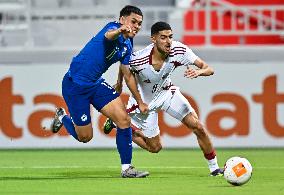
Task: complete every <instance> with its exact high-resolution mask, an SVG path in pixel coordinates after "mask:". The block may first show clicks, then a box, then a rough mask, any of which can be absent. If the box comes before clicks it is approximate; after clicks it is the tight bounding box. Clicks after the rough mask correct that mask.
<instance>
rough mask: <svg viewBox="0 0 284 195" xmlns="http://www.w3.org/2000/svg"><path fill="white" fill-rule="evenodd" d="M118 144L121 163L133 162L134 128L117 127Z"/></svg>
mask: <svg viewBox="0 0 284 195" xmlns="http://www.w3.org/2000/svg"><path fill="white" fill-rule="evenodd" d="M116 145H117V150H118V152H119V155H120V160H121V164H131V160H132V130H131V128H130V127H128V128H126V129H120V128H117V131H116Z"/></svg>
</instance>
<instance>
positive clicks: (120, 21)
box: [119, 16, 125, 24]
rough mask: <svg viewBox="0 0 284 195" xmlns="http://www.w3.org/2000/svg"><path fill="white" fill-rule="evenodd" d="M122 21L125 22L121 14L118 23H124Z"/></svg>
mask: <svg viewBox="0 0 284 195" xmlns="http://www.w3.org/2000/svg"><path fill="white" fill-rule="evenodd" d="M124 22H125V17H124V16H121V17H120V18H119V23H120V24H124Z"/></svg>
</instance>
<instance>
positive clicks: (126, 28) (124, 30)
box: [118, 24, 132, 33]
mask: <svg viewBox="0 0 284 195" xmlns="http://www.w3.org/2000/svg"><path fill="white" fill-rule="evenodd" d="M118 30H119V32H120V33H130V32H132V30H131V27H130V26H129V25H125V24H124V25H122V26H121V27H120V28H119V29H118Z"/></svg>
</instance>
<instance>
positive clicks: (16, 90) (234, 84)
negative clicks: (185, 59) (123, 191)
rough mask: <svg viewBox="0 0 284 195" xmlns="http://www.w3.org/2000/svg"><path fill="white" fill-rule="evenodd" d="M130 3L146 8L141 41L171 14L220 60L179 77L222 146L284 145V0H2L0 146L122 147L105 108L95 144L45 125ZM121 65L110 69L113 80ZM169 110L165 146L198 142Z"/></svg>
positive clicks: (207, 54) (180, 35) (196, 47)
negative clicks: (76, 65) (66, 83)
mask: <svg viewBox="0 0 284 195" xmlns="http://www.w3.org/2000/svg"><path fill="white" fill-rule="evenodd" d="M126 4H133V5H137V6H139V7H140V8H141V9H142V11H143V13H144V21H143V27H142V30H141V31H140V32H139V33H138V35H137V37H136V38H135V39H134V44H135V49H139V48H142V47H144V46H146V45H147V44H149V43H150V40H149V35H150V27H151V25H152V24H153V23H154V22H157V21H160V20H162V21H167V22H168V23H170V24H171V26H172V28H173V31H174V38H175V39H176V40H179V41H181V42H183V43H185V44H187V45H188V46H189V47H190V48H192V49H193V51H194V52H195V53H196V54H197V55H199V56H200V57H201V58H203V59H204V60H205V61H207V62H208V63H209V64H210V65H211V66H213V67H214V68H215V75H214V76H212V77H208V78H198V79H195V80H187V79H185V78H183V77H182V76H181V75H183V74H182V73H183V71H184V69H183V68H180V69H179V70H177V71H176V72H175V74H174V75H173V81H174V83H175V84H176V85H178V86H180V87H181V89H182V92H183V93H184V94H185V95H186V96H187V97H188V99H189V100H190V102H191V103H192V105H193V106H194V107H195V109H196V110H197V111H198V113H199V116H200V118H201V120H202V121H203V122H204V124H205V125H206V127H207V129H208V131H209V133H210V135H211V137H212V139H213V143H214V145H215V146H217V147H225V148H227V147H229V148H232V147H242V148H244V147H246V148H247V147H284V117H283V116H284V1H283V0H262V1H259V0H207V1H205V0H155V1H153V0H144V1H140V0H119V1H118V0H117V1H115V0H48V1H47V0H0V148H85V147H86V148H100V147H103V148H115V138H114V134H110V135H108V136H107V135H104V134H103V133H102V132H101V130H100V126H102V123H103V120H104V118H103V117H102V116H101V115H99V114H98V113H97V112H96V111H94V112H93V124H94V125H93V126H94V129H95V133H94V140H93V141H91V142H90V143H87V144H82V143H78V142H76V141H74V140H73V139H72V138H71V137H70V136H68V134H67V133H66V131H62V132H61V133H60V134H57V135H53V134H51V133H50V132H49V131H48V129H44V128H43V127H44V126H47V127H48V123H49V122H50V119H51V117H52V116H53V112H54V109H55V107H58V106H64V103H63V99H62V97H61V79H62V77H63V75H64V73H65V72H66V70H67V69H68V67H69V63H70V61H71V59H72V56H73V55H75V54H76V53H77V52H78V51H79V50H80V49H81V48H82V47H83V46H84V44H85V43H86V42H87V41H88V40H89V39H90V38H91V37H92V36H94V35H95V34H96V33H97V32H98V31H99V29H100V28H101V27H103V25H104V24H105V23H107V22H109V21H114V20H117V19H118V14H119V11H120V9H121V8H122V7H123V6H125V5H126ZM117 67H118V66H113V67H112V68H111V70H110V71H108V72H107V73H106V74H105V75H104V76H105V78H106V79H107V80H108V81H109V83H114V82H115V79H116V78H115V76H114V75H116V74H117ZM125 90H126V89H125ZM126 94H127V90H126ZM126 94H123V98H124V99H126V98H127V95H126ZM160 117H161V118H160V121H159V123H160V127H161V130H162V135H163V143H164V145H165V147H168V148H192V147H193V148H195V147H197V146H198V145H197V142H196V139H195V136H194V135H193V134H192V133H191V132H190V131H188V130H186V129H185V128H184V127H183V126H182V125H181V124H179V123H178V122H177V121H175V120H173V119H171V118H170V117H169V116H168V115H164V113H160Z"/></svg>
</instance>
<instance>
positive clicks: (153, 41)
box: [151, 36, 156, 44]
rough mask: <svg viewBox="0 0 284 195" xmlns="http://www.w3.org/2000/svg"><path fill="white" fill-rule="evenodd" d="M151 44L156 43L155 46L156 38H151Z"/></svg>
mask: <svg viewBox="0 0 284 195" xmlns="http://www.w3.org/2000/svg"><path fill="white" fill-rule="evenodd" d="M151 42H152V43H154V44H155V43H156V38H155V36H151Z"/></svg>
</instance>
